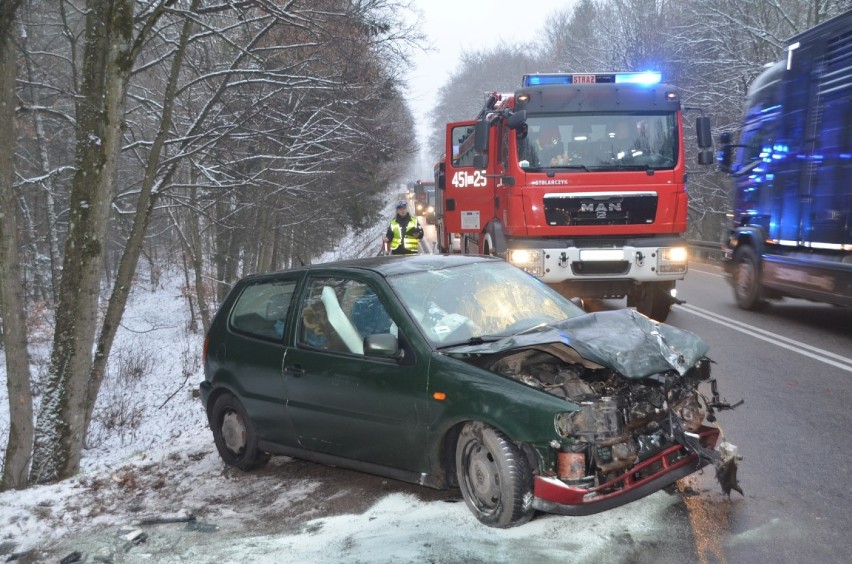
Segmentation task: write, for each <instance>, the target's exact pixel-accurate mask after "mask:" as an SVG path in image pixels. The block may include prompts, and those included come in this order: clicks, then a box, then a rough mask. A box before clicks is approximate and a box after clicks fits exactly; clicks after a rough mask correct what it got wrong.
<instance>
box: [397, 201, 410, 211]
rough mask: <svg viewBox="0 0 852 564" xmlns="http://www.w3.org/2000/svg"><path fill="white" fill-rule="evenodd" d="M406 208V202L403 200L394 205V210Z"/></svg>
mask: <svg viewBox="0 0 852 564" xmlns="http://www.w3.org/2000/svg"><path fill="white" fill-rule="evenodd" d="M407 207H408V202H407V201H405V200H400V201H398V202H397V203H396V209H402V208H407Z"/></svg>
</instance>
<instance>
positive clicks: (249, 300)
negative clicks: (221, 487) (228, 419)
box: [213, 275, 298, 446]
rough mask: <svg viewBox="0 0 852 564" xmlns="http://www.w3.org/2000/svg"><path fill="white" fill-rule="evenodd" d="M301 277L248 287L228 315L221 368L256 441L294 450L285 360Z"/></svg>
mask: <svg viewBox="0 0 852 564" xmlns="http://www.w3.org/2000/svg"><path fill="white" fill-rule="evenodd" d="M297 284H298V277H297V276H292V275H291V276H282V277H275V278H263V279H260V280H258V281H257V282H254V283H251V284H248V285H247V286H246V287H245V288H244V289H243V291H242V292H241V293H240V295H239V296H238V297H237V299H236V301H235V303H234V306H233V308H232V310H231V312H230V315H229V317H228V331H227V338H226V340H225V342H224V347H221V350H218V351H213V353H214V354H216V355H217V356H219V357H221V358H222V368H223V369H224V371H226V372H227V373H228V374H229V376H230V377H229V379H228V380H229V384H230V387H231V388H232V390H233V391H235V392H236V393H237V395H238V397H239V400H240V401H241V402H242V404H243V405H244V406H245V408H246V411H247V412H248V414H249V417H251V419H252V421H253V422H254V424H255V428H256V429H257V434H258V438H259V439H261V440H265V441H270V442H274V443H278V444H284V445H292V446H295V444H296V439H295V432H294V431H293V427H292V425H291V424H290V421H289V418H288V415H287V413H286V411H285V409H284V403H285V401H286V396H285V394H284V383H283V380H282V378H281V362H282V359H283V357H284V350H285V342H287V341H286V339H288V338H289V339H292V333H293V331H292V325H293V322H292V321H291V319H293V317H294V310H295V308H294V307H292V303H293V301H294V299H295V296H296V291H295V290H296V286H297Z"/></svg>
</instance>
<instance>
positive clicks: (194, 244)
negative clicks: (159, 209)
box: [187, 188, 210, 335]
mask: <svg viewBox="0 0 852 564" xmlns="http://www.w3.org/2000/svg"><path fill="white" fill-rule="evenodd" d="M197 200H198V198H197V190H196V189H195V188H193V189H192V195H191V198H190V206H189V210H190V211H189V218H188V219H187V225H188V227H187V229H188V230H189V240H190V248H191V251H192V252H191V253H190V256H191V257H192V267H193V269H194V270H195V295H196V297H197V298H198V311H199V313H200V314H201V329H202V331H203V333H204V334H205V335H206V334H207V330H208V329H209V328H210V309H209V307H208V305H207V302H208V299H207V287H206V285H205V284H204V247H203V245H202V244H201V233H200V229H199V227H198V221H199V218H198V213H197V212H196V211H195V210H196V207H195V205H194V204H195V203H196V201H197Z"/></svg>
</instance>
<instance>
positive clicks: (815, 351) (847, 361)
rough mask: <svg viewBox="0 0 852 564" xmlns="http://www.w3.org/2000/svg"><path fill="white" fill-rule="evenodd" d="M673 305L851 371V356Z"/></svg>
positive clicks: (697, 308)
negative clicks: (791, 346)
mask: <svg viewBox="0 0 852 564" xmlns="http://www.w3.org/2000/svg"><path fill="white" fill-rule="evenodd" d="M675 307H677V308H678V309H682V310H684V311H687V312H689V313H691V314H692V315H697V316H698V317H703V318H704V319H707V320H709V321H713V322H715V323H718V324H719V325H724V326H725V327H728V328H730V329H733V330H735V331H739V332H740V333H745V334H746V335H750V336H752V337H754V338H756V339H760V340H761V341H766V342H767V343H772V344H773V345H776V346H779V347H782V348H785V349H788V350H792V351H793V352H795V353H798V354H800V355H802V356H807V357H810V358H813V359H814V360H818V361H820V362H823V363H825V364H829V365H831V366H834V367H836V368H840V369H841V370H845V371H846V372H852V358H847V357H845V356H841V355H839V354H835V353H833V352H831V351H827V350H824V349H820V348H817V347H814V346H812V345H809V344H807V343H803V342H801V341H797V340H795V339H790V338H789V337H784V336H783V335H778V334H777V333H772V332H771V331H766V330H764V329H760V328H759V327H755V326H753V325H749V324H747V323H742V322H741V321H736V320H734V319H731V318H728V317H725V316H722V315H719V314H717V313H713V312H712V311H708V310H706V309H702V308H700V307H696V306H694V305H689V304H681V305H677V306H675ZM785 345H793V346H795V347H799V348H800V349H804V350H795V349H789V347H787V346H785ZM832 359H836V360H832Z"/></svg>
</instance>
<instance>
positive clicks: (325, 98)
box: [0, 0, 852, 489]
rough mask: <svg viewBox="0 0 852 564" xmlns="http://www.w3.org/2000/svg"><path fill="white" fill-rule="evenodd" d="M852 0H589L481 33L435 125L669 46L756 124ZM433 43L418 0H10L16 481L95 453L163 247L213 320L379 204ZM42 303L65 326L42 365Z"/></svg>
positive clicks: (165, 261)
mask: <svg viewBox="0 0 852 564" xmlns="http://www.w3.org/2000/svg"><path fill="white" fill-rule="evenodd" d="M850 8H852V0H713V1H711V0H691V1H690V2H676V1H674V0H579V1H577V2H574V3H570V2H566V8H565V9H564V10H563V11H558V12H556V13H554V14H552V16H551V17H550V19H549V21H548V23H547V25H546V27H545V28H544V29H543V30H541V31H540V34H539V40H538V41H535V42H533V43H531V44H525V45H510V44H501V45H500V46H499V47H497V48H495V49H490V50H482V51H474V52H470V53H467V54H465V55H464V57H463V58H462V60H461V61H460V62H459V64H458V67H457V68H456V70H455V71H454V72H453V73H452V75H451V77H450V79H449V80H448V81H447V82H446V83H445V84H443V85H442V86H441V87H440V88H439V89H438V91H437V93H436V96H435V100H436V105H435V106H434V108H433V109H432V112H431V119H432V123H433V125H434V134H433V136H432V138H431V139H430V148H429V149H430V150H431V151H432V152H433V154H434V156H435V159H436V160H437V158H438V156H439V155H440V153H441V148H440V147H441V142H440V140H439V137H440V135H441V133H439V132H441V131H442V128H443V124H444V123H446V122H447V121H453V120H457V119H466V118H472V117H473V116H475V115H476V114H477V113H478V111H479V109H480V107H481V105H482V103H483V93H484V92H490V91H510V90H513V89H514V88H516V87H517V85H518V84H519V81H520V77H521V75H522V74H524V73H525V72H532V71H557V70H561V71H596V70H625V71H629V70H646V69H655V70H660V71H662V72H663V74H664V76H665V80H666V81H667V82H670V83H672V84H675V85H677V86H678V87H679V89H680V91H681V98H682V100H683V101H684V104H685V105H686V106H690V107H697V108H703V109H705V111H706V112H707V113H708V114H709V115H710V116H711V118H712V121H713V123H714V126H715V129H716V132H717V133H718V132H720V131H726V130H733V129H735V128H736V125H737V122H738V120H739V117H740V113H741V108H742V103H743V100H744V96H745V92H746V89H747V87H748V85H749V84H750V83H751V81H752V80H753V78H754V77H755V76H756V75H757V74H758V73H759V72H760V71H761V69H762V67H763V65H764V64H765V63H768V62H772V61H775V60H777V59H778V57H779V56H780V55H781V53H782V49H783V46H784V44H785V41H786V39H787V38H789V37H791V36H793V35H795V34H796V33H799V32H801V31H804V30H805V29H808V28H810V27H812V26H813V25H815V24H817V23H819V22H821V21H824V20H826V19H828V18H830V17H832V16H834V15H837V14H839V13H842V12H844V11H847V10H849V9H850ZM510 16H511V15H510V14H507V15H506V16H505V20H504V21H503V23H501V24H500V25H511V17H510ZM492 23H493V22H492V21H491V20H490V19H489V20H488V21H483V22H480V23H474V24H472V25H492ZM494 29H495V33H496V34H498V35H499V29H500V27H499V25H495V26H494ZM426 46H427V38H425V37H423V36H422V33H421V31H420V26H419V25H418V13H417V11H416V9H415V8H414V7H413V2H412V1H411V0H215V1H214V0H60V1H58V2H49V1H47V0H4V1H3V3H2V6H0V319H2V325H0V326H2V335H3V340H2V346H3V353H4V355H3V356H4V358H5V363H6V376H7V390H8V402H9V408H10V422H9V427H8V429H4V428H0V433H3V434H4V435H6V437H8V440H7V441H6V448H5V451H4V453H3V458H2V461H0V466H2V480H0V489H9V488H22V487H26V486H27V485H29V484H33V483H46V482H51V481H56V480H59V479H62V478H64V477H67V476H70V475H73V474H74V473H75V472H76V471H77V469H78V468H79V461H80V456H81V452H82V449H83V448H85V445H86V434H87V430H88V427H89V423H90V422H91V418H92V410H93V409H94V405H95V400H96V398H97V397H98V392H99V390H100V386H101V383H102V381H103V378H104V377H105V374H107V370H108V363H109V359H110V352H111V349H112V345H113V339H114V337H115V332H116V330H117V328H118V326H119V324H120V323H121V319H122V315H123V312H124V308H125V305H126V303H127V296H128V293H129V289H130V288H132V287H133V285H134V284H137V283H138V282H137V280H136V278H135V276H136V273H137V272H138V267H139V265H140V262H141V263H146V266H147V268H146V270H147V271H149V272H150V273H151V275H152V277H153V278H154V279H155V280H154V282H156V276H157V273H158V272H160V271H162V270H163V269H166V268H173V267H179V268H183V269H184V271H185V272H186V276H187V280H186V281H187V284H186V293H187V297H188V299H190V300H191V301H192V303H193V308H192V318H191V319H189V320H187V324H188V326H190V327H192V328H195V329H196V330H198V331H204V330H206V328H207V326H208V323H209V319H210V315H211V312H212V311H215V308H216V305H217V304H218V303H219V301H220V300H221V299H222V297H223V296H224V294H225V293H226V292H227V290H228V289H229V288H230V285H231V284H232V283H233V282H234V281H235V280H236V279H238V278H239V277H241V276H243V275H245V274H249V273H253V272H262V271H269V270H277V269H281V268H286V267H288V266H291V265H294V264H299V263H301V262H310V261H311V260H312V259H313V258H314V257H318V256H320V255H321V254H322V253H323V252H324V251H327V250H329V249H331V248H334V247H335V245H336V243H337V242H338V241H340V240H341V239H342V238H343V236H344V234H346V233H347V232H349V231H350V230H352V229H358V228H362V227H367V226H371V225H373V224H375V223H376V222H377V221H378V220H379V214H380V213H381V211H382V210H383V209H384V207H385V206H384V200H385V198H386V195H387V191H388V186H390V185H392V184H394V183H396V182H399V181H400V180H401V179H404V178H405V175H406V173H407V171H408V170H410V165H411V163H412V161H413V160H414V159H415V153H416V151H417V147H416V146H415V136H414V119H413V115H412V110H411V108H409V107H408V105H407V104H406V100H405V96H404V87H405V85H404V83H401V82H400V81H399V80H398V79H397V78H396V77H398V76H400V74H401V73H400V70H403V71H404V70H406V69H408V68H409V65H410V56H411V53H412V52H413V50H415V49H421V48H426ZM687 137H690V136H687ZM687 150H688V154H690V155H694V154H695V153H694V151H692V150H690V147H688V148H687ZM692 160H694V159H692ZM727 186H728V183H727V181H726V179H725V178H724V177H723V176H721V175H720V174H717V173H713V172H708V171H707V170H706V169H704V170H698V169H697V167H694V166H693V167H691V173H690V183H689V190H690V217H689V219H690V233H689V236H690V237H691V238H695V239H702V240H717V239H718V237H719V236H720V233H721V229H722V221H723V219H724V213H725V212H726V211H727V205H728V187H727ZM37 319H41V320H43V319H47V320H48V324H49V325H51V326H52V328H53V333H52V336H51V342H50V343H49V345H47V346H49V348H50V350H51V352H50V361H49V367H48V368H47V369H46V370H45V371H43V373H42V372H39V373H37V374H34V373H33V371H32V367H31V363H30V361H29V356H28V355H29V352H28V347H29V346H30V342H29V339H28V329H29V328H30V327H32V326H33V325H34V324H35V323H36V320H37ZM34 406H35V407H34ZM36 410H37V411H36Z"/></svg>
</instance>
